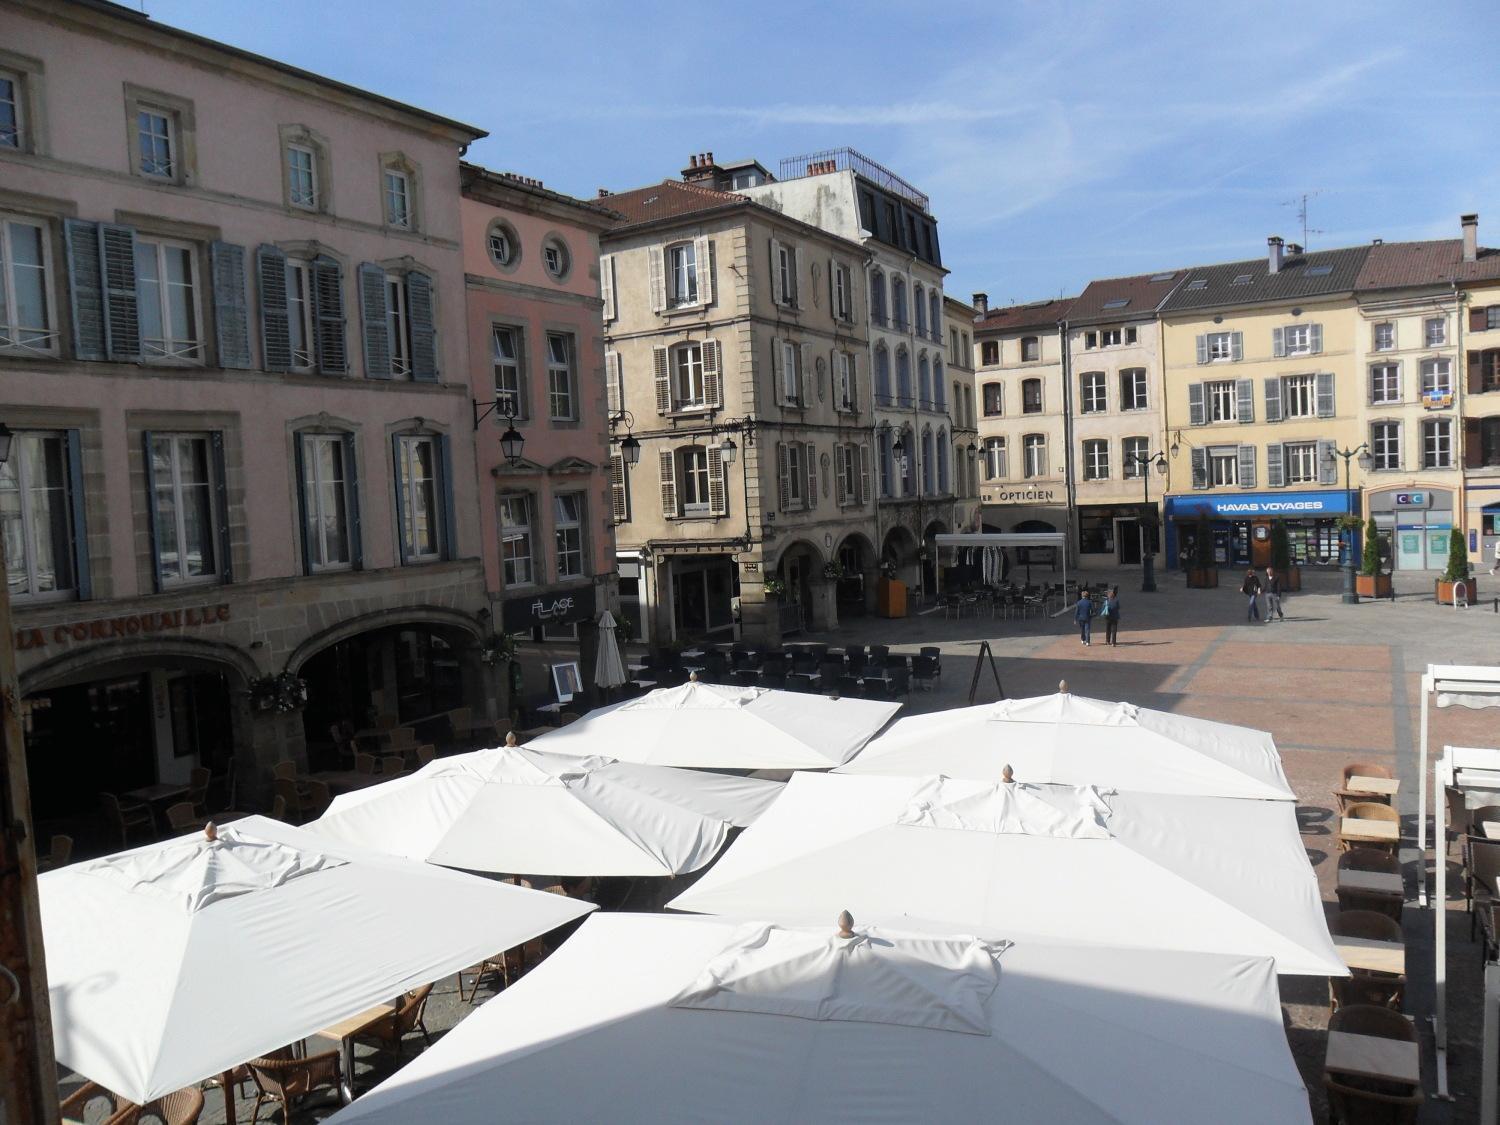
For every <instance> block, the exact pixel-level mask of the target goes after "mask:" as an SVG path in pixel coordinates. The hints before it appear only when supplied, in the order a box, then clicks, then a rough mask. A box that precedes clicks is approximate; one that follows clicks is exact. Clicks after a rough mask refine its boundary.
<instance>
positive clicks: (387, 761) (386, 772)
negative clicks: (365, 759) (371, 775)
mask: <svg viewBox="0 0 1500 1125" xmlns="http://www.w3.org/2000/svg"><path fill="white" fill-rule="evenodd" d="M375 772H376V773H378V774H380V776H381V777H398V776H399V775H401V774H403V773H405V772H406V758H405V757H404V756H403V755H401V754H382V755H381V756H380V768H379V769H377V770H376V771H375Z"/></svg>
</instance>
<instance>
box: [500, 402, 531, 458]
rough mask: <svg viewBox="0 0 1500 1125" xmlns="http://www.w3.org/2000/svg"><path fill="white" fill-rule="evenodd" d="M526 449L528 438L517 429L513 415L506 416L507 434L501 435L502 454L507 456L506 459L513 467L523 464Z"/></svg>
mask: <svg viewBox="0 0 1500 1125" xmlns="http://www.w3.org/2000/svg"><path fill="white" fill-rule="evenodd" d="M525 448H526V438H525V437H524V436H522V434H521V432H520V431H519V430H517V429H516V419H515V416H514V415H512V414H507V415H506V416H505V432H504V433H503V434H501V435H500V452H501V453H503V454H505V459H506V460H507V461H509V462H510V463H511V464H512V465H519V464H520V463H521V452H522V450H524V449H525Z"/></svg>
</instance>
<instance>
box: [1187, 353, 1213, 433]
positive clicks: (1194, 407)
mask: <svg viewBox="0 0 1500 1125" xmlns="http://www.w3.org/2000/svg"><path fill="white" fill-rule="evenodd" d="M1205 362H1206V361H1205ZM1207 424H1208V408H1207V406H1206V404H1205V400H1204V393H1203V384H1202V383H1189V384H1188V425H1190V426H1206V425H1207Z"/></svg>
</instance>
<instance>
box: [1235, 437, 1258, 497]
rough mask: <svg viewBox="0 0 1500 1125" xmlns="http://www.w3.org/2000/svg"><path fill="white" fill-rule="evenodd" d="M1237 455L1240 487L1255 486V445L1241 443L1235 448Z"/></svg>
mask: <svg viewBox="0 0 1500 1125" xmlns="http://www.w3.org/2000/svg"><path fill="white" fill-rule="evenodd" d="M1237 453H1238V456H1239V462H1240V464H1239V478H1240V487H1241V488H1254V487H1255V446H1253V445H1242V446H1240V447H1239V449H1238V450H1237Z"/></svg>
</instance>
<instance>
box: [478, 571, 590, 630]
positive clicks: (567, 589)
mask: <svg viewBox="0 0 1500 1125" xmlns="http://www.w3.org/2000/svg"><path fill="white" fill-rule="evenodd" d="M593 616H594V587H593V584H592V583H588V584H584V585H579V586H553V587H551V588H550V589H546V590H533V591H531V592H529V593H526V594H517V595H516V596H515V597H510V598H506V599H505V602H504V604H503V605H502V606H501V609H500V623H501V626H502V628H504V630H505V631H506V632H507V633H525V632H529V631H530V630H532V629H534V628H535V627H536V626H538V625H569V624H572V623H573V622H575V621H588V620H591V619H592V618H593Z"/></svg>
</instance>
